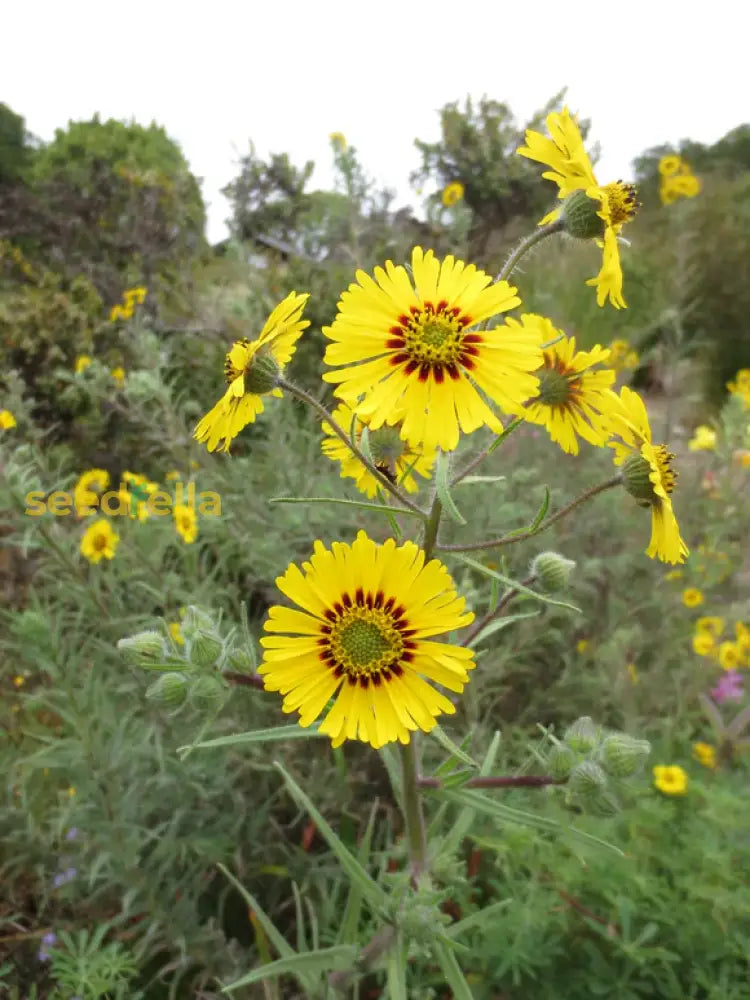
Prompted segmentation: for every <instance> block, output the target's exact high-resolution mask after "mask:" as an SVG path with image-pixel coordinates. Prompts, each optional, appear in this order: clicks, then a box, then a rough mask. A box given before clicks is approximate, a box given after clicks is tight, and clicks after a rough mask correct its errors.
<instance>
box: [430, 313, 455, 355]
mask: <svg viewBox="0 0 750 1000" xmlns="http://www.w3.org/2000/svg"><path fill="white" fill-rule="evenodd" d="M453 332H454V331H453V328H452V327H451V324H450V323H444V322H440V321H438V322H435V321H434V320H428V321H427V322H426V323H425V324H424V326H423V327H422V343H423V344H426V345H427V346H428V347H438V348H439V347H442V346H443V344H444V343H445V341H446V340H449V338H450V337H451V334H452V333H453Z"/></svg>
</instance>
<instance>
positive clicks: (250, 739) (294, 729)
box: [177, 726, 329, 753]
mask: <svg viewBox="0 0 750 1000" xmlns="http://www.w3.org/2000/svg"><path fill="white" fill-rule="evenodd" d="M311 736H320V737H322V736H324V734H323V733H319V732H318V730H317V729H316V728H315V727H314V726H310V728H309V729H302V727H301V726H275V727H274V728H273V729H251V730H249V731H248V732H246V733H233V734H232V735H231V736H217V737H216V738H215V739H213V740H204V741H203V742H202V743H188V744H187V746H184V747H177V752H178V753H182V751H183V750H205V749H206V748H207V747H231V746H235V745H236V744H238V743H277V742H278V741H279V740H303V739H309V738H310V737H311ZM328 738H329V737H326V739H328Z"/></svg>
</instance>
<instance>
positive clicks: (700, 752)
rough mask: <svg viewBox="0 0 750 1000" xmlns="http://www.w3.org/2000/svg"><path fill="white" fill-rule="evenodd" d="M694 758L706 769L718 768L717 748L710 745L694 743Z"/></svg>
mask: <svg viewBox="0 0 750 1000" xmlns="http://www.w3.org/2000/svg"><path fill="white" fill-rule="evenodd" d="M693 757H695V759H696V760H697V761H698V763H700V764H702V765H703V766H704V767H708V768H711V769H712V770H713V769H714V768H715V767H716V748H715V747H712V746H711V744H710V743H693Z"/></svg>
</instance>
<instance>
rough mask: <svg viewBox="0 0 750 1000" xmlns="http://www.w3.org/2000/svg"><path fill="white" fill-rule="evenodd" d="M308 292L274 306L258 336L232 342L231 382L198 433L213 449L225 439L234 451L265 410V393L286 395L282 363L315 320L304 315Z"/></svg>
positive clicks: (292, 295) (227, 367)
mask: <svg viewBox="0 0 750 1000" xmlns="http://www.w3.org/2000/svg"><path fill="white" fill-rule="evenodd" d="M308 298H309V295H308V294H304V295H297V293H296V292H291V293H290V294H289V295H287V297H286V298H285V299H284V301H283V302H280V303H279V305H277V306H276V308H275V309H274V310H273V312H272V313H271V315H270V316H269V317H268V319H267V320H266V323H265V325H264V327H263V329H262V330H261V332H260V334H259V335H258V337H257V339H256V340H247V339H246V338H245V339H243V340H237V341H235V342H234V344H232V348H231V350H230V351H229V353H228V354H227V357H226V361H225V364H224V375H225V377H226V380H227V382H228V383H229V388H228V389H227V391H226V392H225V393H224V395H223V396H222V397H221V399H220V400H219V402H218V403H217V404H216V406H214V408H213V409H212V410H210V411H209V412H208V413H207V414H206V416H205V417H203V419H202V420H201V421H200V422H199V424H198V426H197V427H196V428H195V432H194V434H193V437H194V438H195V439H196V440H197V441H205V442H206V447H207V448H208V450H209V451H215V450H216V448H217V446H218V445H219V443H220V442H221V441H222V440H223V441H224V446H223V448H222V451H229V445H230V443H231V442H232V440H233V439H234V438H235V437H237V435H238V434H239V433H240V431H241V430H242V429H243V427H247V425H248V424H251V423H252V422H253V421H254V420H255V418H256V417H257V416H258V414H259V413H262V412H263V400H262V399H261V395H265V394H268V393H270V394H271V395H272V396H280V395H281V390H280V389H276V388H274V386H275V384H276V382H277V381H278V377H279V374H280V371H281V368H282V367H283V365H285V364H286V363H287V362H288V361H289V359H290V358H291V356H292V355H293V354H294V352H295V350H296V346H295V345H296V343H297V340H298V339H299V337H300V336H301V334H302V331H303V330H304V329H305V328H306V327H308V326H309V325H310V323H309V322H308V321H307V320H305V321H304V322H303V321H302V320H301V318H300V317H301V316H302V310H303V309H304V307H305V302H307V299H308Z"/></svg>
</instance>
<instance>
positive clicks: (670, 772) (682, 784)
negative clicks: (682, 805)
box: [653, 764, 688, 795]
mask: <svg viewBox="0 0 750 1000" xmlns="http://www.w3.org/2000/svg"><path fill="white" fill-rule="evenodd" d="M653 774H654V785H655V786H656V787H657V788H658V789H659V791H660V792H664V794H665V795H684V794H685V792H686V791H687V786H688V776H687V774H686V773H685V771H683V769H682V768H681V767H678V766H677V765H676V764H673V765H666V766H665V765H657V766H656V767H654V768H653Z"/></svg>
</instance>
